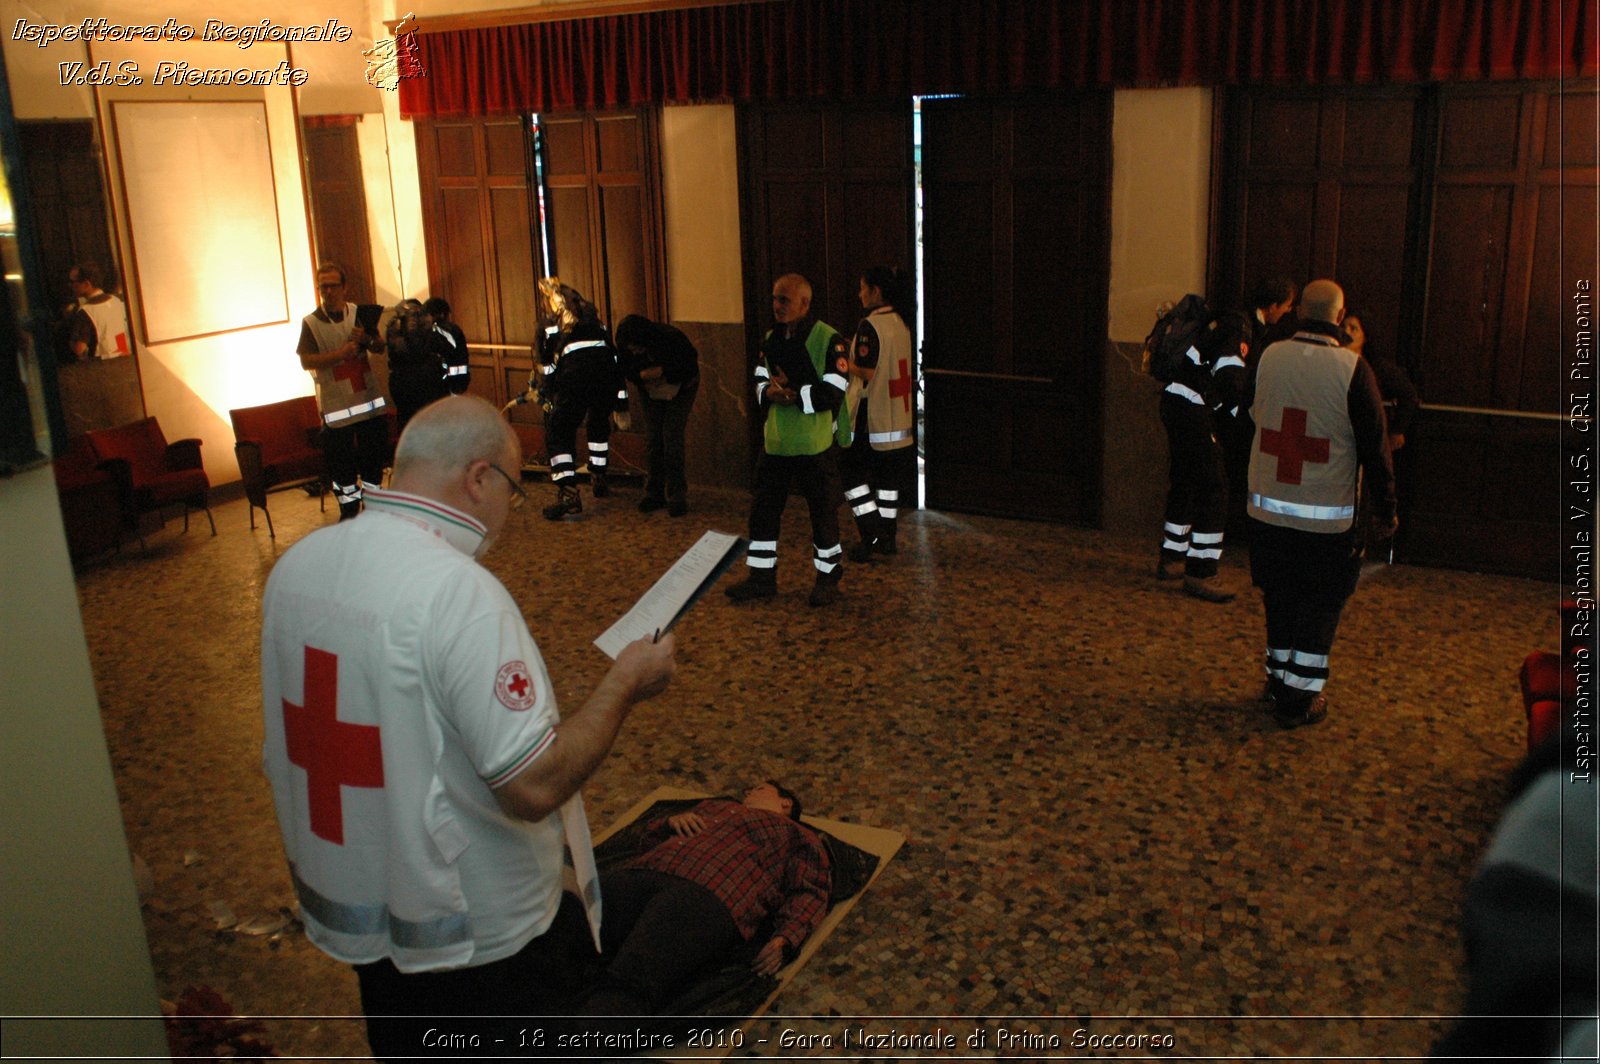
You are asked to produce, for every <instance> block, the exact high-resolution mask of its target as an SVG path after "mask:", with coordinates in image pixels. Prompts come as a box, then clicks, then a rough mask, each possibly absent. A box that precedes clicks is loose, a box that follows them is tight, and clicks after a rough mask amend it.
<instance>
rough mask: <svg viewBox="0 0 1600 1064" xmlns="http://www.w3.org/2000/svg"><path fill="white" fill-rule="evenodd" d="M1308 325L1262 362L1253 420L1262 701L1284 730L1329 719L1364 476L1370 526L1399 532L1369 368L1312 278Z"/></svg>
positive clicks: (1328, 290)
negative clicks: (1263, 648) (1333, 656)
mask: <svg viewBox="0 0 1600 1064" xmlns="http://www.w3.org/2000/svg"><path fill="white" fill-rule="evenodd" d="M1300 315H1301V328H1300V331H1299V332H1297V333H1295V335H1294V336H1293V337H1292V338H1291V339H1288V340H1280V341H1278V342H1277V343H1275V344H1273V345H1271V346H1270V347H1268V348H1267V349H1266V351H1265V352H1264V353H1263V354H1262V356H1261V363H1260V366H1259V368H1258V370H1257V373H1256V382H1255V397H1254V401H1253V404H1252V406H1251V408H1250V413H1251V416H1252V418H1253V419H1254V421H1255V424H1256V430H1255V437H1254V439H1253V441H1252V443H1251V447H1250V474H1249V497H1248V499H1247V504H1246V509H1247V512H1248V514H1249V517H1250V523H1251V527H1250V575H1251V578H1252V580H1253V582H1254V583H1255V585H1256V586H1257V587H1259V588H1260V589H1261V598H1262V603H1263V605H1264V607H1265V610H1266V619H1267V660H1266V669H1267V700H1268V702H1269V704H1270V706H1271V708H1272V712H1273V714H1274V716H1275V717H1276V718H1277V720H1278V722H1279V723H1280V724H1282V725H1283V726H1285V727H1297V726H1299V725H1302V724H1315V723H1317V722H1318V721H1320V720H1322V719H1323V718H1324V717H1326V716H1327V714H1328V700H1327V698H1326V696H1325V695H1323V693H1322V689H1323V685H1324V684H1325V683H1326V682H1327V678H1328V653H1329V651H1330V650H1331V649H1332V647H1333V639H1334V634H1335V632H1336V631H1337V630H1338V627H1339V615H1340V613H1341V611H1342V610H1343V609H1344V604H1345V601H1346V600H1347V599H1348V598H1349V597H1350V593H1351V592H1352V591H1354V590H1355V586H1356V578H1357V576H1358V575H1359V574H1360V570H1361V546H1362V544H1361V542H1360V538H1359V535H1358V532H1357V527H1358V526H1357V523H1356V506H1357V500H1358V499H1359V498H1360V494H1361V492H1360V489H1361V482H1360V478H1361V476H1362V475H1363V474H1365V476H1366V477H1367V482H1368V486H1369V488H1370V490H1371V499H1372V504H1373V506H1374V507H1376V514H1375V518H1376V520H1375V521H1374V522H1373V526H1374V527H1375V528H1376V529H1377V530H1378V532H1379V533H1380V535H1381V536H1382V537H1383V538H1388V537H1389V536H1392V535H1393V534H1394V531H1395V529H1396V528H1397V527H1398V524H1399V521H1398V519H1397V518H1396V516H1395V496H1394V467H1393V464H1392V460H1391V457H1390V453H1389V434H1388V429H1387V426H1386V423H1385V420H1384V414H1383V399H1382V398H1381V396H1380V395H1379V394H1378V382H1377V379H1376V377H1375V376H1374V375H1373V372H1372V367H1371V366H1369V365H1368V364H1367V362H1366V361H1365V360H1364V359H1362V358H1361V356H1360V355H1358V354H1356V353H1355V352H1354V351H1349V350H1346V349H1345V348H1342V347H1340V346H1339V322H1340V321H1341V320H1342V319H1343V317H1344V292H1343V290H1342V289H1340V287H1339V286H1338V285H1337V284H1335V283H1334V282H1332V281H1329V280H1321V281H1313V282H1311V283H1310V284H1308V285H1306V288H1305V292H1304V294H1303V295H1302V296H1301V299H1300Z"/></svg>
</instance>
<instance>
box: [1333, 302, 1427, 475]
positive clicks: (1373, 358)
mask: <svg viewBox="0 0 1600 1064" xmlns="http://www.w3.org/2000/svg"><path fill="white" fill-rule="evenodd" d="M1339 338H1340V339H1341V340H1343V341H1344V346H1345V347H1347V348H1349V349H1350V350H1351V351H1354V352H1355V353H1356V354H1358V355H1360V356H1361V357H1362V358H1364V359H1366V360H1367V362H1368V364H1370V365H1371V366H1372V374H1373V376H1375V377H1377V378H1378V394H1379V395H1381V396H1383V412H1384V413H1385V414H1386V415H1388V418H1389V449H1390V450H1391V451H1398V450H1400V448H1402V447H1404V446H1405V445H1406V433H1408V432H1410V431H1411V421H1412V419H1413V418H1415V417H1416V416H1417V408H1418V407H1420V406H1421V405H1422V399H1421V397H1420V396H1419V395H1418V394H1417V386H1416V385H1415V384H1412V383H1411V377H1410V376H1409V375H1408V374H1407V373H1406V371H1405V368H1404V367H1403V366H1401V365H1400V363H1399V362H1396V361H1395V359H1394V356H1393V355H1390V354H1386V353H1383V352H1374V351H1370V350H1368V348H1367V330H1366V327H1365V326H1364V324H1363V323H1362V321H1361V315H1359V314H1351V313H1346V314H1345V316H1344V321H1343V322H1342V323H1341V325H1340V333H1339Z"/></svg>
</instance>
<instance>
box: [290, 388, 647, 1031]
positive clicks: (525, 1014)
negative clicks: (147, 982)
mask: <svg viewBox="0 0 1600 1064" xmlns="http://www.w3.org/2000/svg"><path fill="white" fill-rule="evenodd" d="M521 451H522V449H521V445H520V443H519V442H518V440H517V437H516V435H515V433H514V432H512V430H511V428H510V426H509V425H508V424H507V423H506V421H505V420H504V419H503V418H502V417H501V416H500V414H499V412H498V411H497V410H495V408H494V407H493V406H492V405H490V404H489V403H487V402H485V401H484V400H482V399H479V398H476V397H472V396H452V397H450V398H447V399H443V400H440V401H439V402H437V403H435V404H433V405H432V406H429V407H428V408H426V409H425V410H423V411H422V412H421V413H419V414H418V415H417V416H416V417H415V418H414V419H413V420H412V422H411V424H410V425H409V426H408V427H407V429H406V432H405V434H404V435H403V436H402V438H401V440H400V445H399V449H398V452H397V454H396V458H395V468H394V480H393V486H392V487H391V488H390V489H389V490H383V489H369V491H368V496H367V509H366V511H365V512H364V513H363V515H362V516H361V517H360V518H359V519H358V520H356V521H348V522H341V523H340V524H337V525H335V526H332V527H328V528H324V529H320V530H318V531H316V532H313V533H311V535H309V536H307V537H306V538H305V539H304V540H302V541H301V542H300V543H298V544H296V545H295V546H294V547H293V548H291V549H290V550H289V551H288V553H287V554H286V555H285V556H284V558H283V559H282V560H281V561H280V562H278V564H277V566H276V567H275V568H274V570H273V572H272V577H271V579H270V580H269V581H268V584H267V590H266V595H265V599H264V603H263V621H262V648H261V666H262V694H263V717H264V723H265V733H266V737H265V744H264V749H263V762H264V765H265V768H266V772H267V776H268V778H269V779H270V780H271V783H272V790H273V797H274V801H275V804H276V807H277V813H278V820H279V826H280V828H281V829H282V832H283V837H284V848H285V851H286V854H287V857H288V859H289V865H290V873H291V876H292V878H293V880H294V884H295V889H296V892H297V894H298V895H299V898H300V907H301V912H302V916H303V918H304V921H305V926H306V934H307V936H308V937H309V938H310V939H311V941H312V942H314V943H315V944H316V945H317V946H318V947H319V948H321V949H322V950H323V951H324V952H326V953H328V954H329V955H330V956H333V957H335V958H336V959H338V960H342V961H345V962H347V963H349V964H351V965H354V966H355V969H356V973H357V976H358V977H359V980H360V985H361V997H362V1007H363V1010H364V1011H365V1012H366V1014H367V1017H368V1021H367V1030H368V1038H369V1040H370V1041H371V1042H372V1048H373V1052H374V1055H375V1056H377V1057H378V1058H380V1059H390V1058H395V1057H399V1056H402V1055H408V1054H416V1053H422V1052H425V1049H426V1047H425V1046H424V1045H423V1044H422V1042H421V1040H422V1037H423V1034H424V1032H426V1031H427V1030H428V1029H429V1028H430V1027H435V1028H436V1027H438V1026H439V1024H438V1022H437V1019H436V1018H437V1017H442V1016H451V1015H457V1016H460V1015H468V1016H494V1015H500V1016H515V1017H517V1018H518V1022H519V1024H524V1025H525V1024H526V1022H527V1020H528V1018H529V1017H533V1016H552V1015H559V1014H561V1013H564V1012H567V1011H568V1010H569V1007H570V997H569V996H570V995H571V994H572V993H573V992H574V991H575V990H576V989H577V987H576V986H575V985H574V983H575V977H574V973H575V971H576V970H577V969H578V968H579V967H580V966H581V965H582V963H584V961H585V960H586V959H589V958H592V957H593V956H594V948H595V947H594V946H593V944H592V935H591V931H590V930H589V929H588V928H585V926H584V924H585V914H586V912H585V911H586V905H585V901H584V900H580V899H578V898H577V897H575V896H574V895H571V894H566V893H564V892H563V891H562V886H561V883H562V864H563V861H562V850H563V843H564V842H565V843H566V844H567V845H568V846H570V848H571V849H572V852H573V857H574V863H575V865H576V866H577V867H578V868H579V869H580V870H581V869H583V868H584V866H585V862H586V859H587V860H589V861H592V857H590V855H589V840H588V830H587V825H586V823H585V822H584V820H583V816H582V806H581V799H580V798H579V795H578V791H579V788H580V787H581V786H582V784H583V782H584V780H586V779H587V778H588V777H589V776H590V775H591V774H592V773H593V772H594V770H595V769H596V768H597V767H598V765H599V764H600V761H601V760H602V759H603V758H604V756H605V754H606V752H607V750H609V748H610V746H611V743H612V741H613V740H614V738H615V736H616V734H617V731H618V729H619V728H620V727H621V725H622V721H623V719H624V718H625V717H626V716H627V714H628V712H629V710H630V709H631V708H632V707H633V705H634V704H636V703H637V702H640V701H643V700H645V699H647V698H651V697H654V696H655V695H657V694H659V693H661V692H662V691H663V690H665V689H666V687H667V685H668V683H669V682H670V681H671V678H672V673H673V669H674V663H673V650H674V642H673V638H672V637H671V636H670V635H669V636H664V637H662V639H661V641H660V642H659V643H652V642H651V641H649V640H641V641H639V642H636V643H634V644H632V645H630V646H629V647H627V648H626V649H624V650H623V652H622V653H621V654H620V655H619V656H618V658H617V661H616V664H615V665H613V666H612V668H611V670H610V671H609V672H608V673H607V674H606V675H605V677H604V678H603V679H602V680H601V682H600V684H599V686H598V687H596V689H595V690H594V692H593V694H592V695H591V696H590V697H589V699H588V701H587V702H585V703H584V705H583V706H582V707H581V708H580V709H578V711H577V712H575V713H573V714H571V715H570V716H568V717H567V718H566V719H562V717H561V715H560V713H559V712H558V710H557V708H556V702H555V696H554V690H553V687H552V684H551V682H550V677H549V674H548V672H547V671H546V669H545V666H544V662H543V659H542V658H541V657H540V654H539V649H538V647H537V646H536V645H535V644H534V641H533V638H532V636H531V635H530V634H529V632H528V628H527V625H526V623H525V622H524V620H523V617H522V612H521V610H520V609H519V607H518V606H517V604H516V602H515V601H513V599H512V598H511V595H510V594H509V593H508V592H507V591H506V590H505V588H504V587H503V586H502V585H501V584H500V582H499V581H498V580H496V579H495V578H494V576H493V575H491V574H490V573H489V572H488V570H486V569H484V568H483V567H482V566H481V565H479V564H478V563H477V561H476V560H475V559H476V558H477V557H478V556H479V555H481V554H482V553H483V552H484V550H486V549H487V548H488V546H489V544H490V543H491V542H492V541H493V540H494V538H495V537H496V536H497V535H498V534H499V533H500V532H501V531H502V529H503V528H504V527H505V524H506V521H507V518H508V516H509V514H510V512H511V511H512V510H513V509H515V508H517V507H519V506H520V505H521V503H522V502H523V500H524V499H525V498H526V496H525V495H524V494H523V492H522V488H521V485H520V484H519V483H518V482H517V481H516V480H515V479H514V478H513V476H512V474H510V473H508V472H506V471H507V470H520V469H521V468H522V453H521ZM580 878H581V876H580ZM586 900H587V901H589V902H591V903H593V904H591V905H590V906H589V910H590V915H591V916H592V917H593V918H594V919H596V920H597V919H598V903H597V895H595V896H591V897H590V898H588V899H586ZM386 1017H393V1018H386ZM400 1017H412V1019H401V1018H400ZM479 1029H481V1025H479Z"/></svg>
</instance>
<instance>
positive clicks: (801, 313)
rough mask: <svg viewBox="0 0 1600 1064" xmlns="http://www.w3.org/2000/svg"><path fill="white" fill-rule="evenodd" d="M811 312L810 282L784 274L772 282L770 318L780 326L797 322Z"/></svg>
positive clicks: (795, 274) (797, 275) (792, 274)
mask: <svg viewBox="0 0 1600 1064" xmlns="http://www.w3.org/2000/svg"><path fill="white" fill-rule="evenodd" d="M810 312H811V282H810V281H808V280H806V279H805V278H804V277H802V276H800V275H799V274H798V273H786V274H784V275H783V276H782V277H780V278H778V279H777V280H776V281H773V282H772V316H773V318H775V319H776V320H777V321H778V322H779V323H780V324H783V325H787V324H790V323H791V322H797V321H799V320H800V319H802V318H804V317H805V316H806V315H807V314H809V313H810Z"/></svg>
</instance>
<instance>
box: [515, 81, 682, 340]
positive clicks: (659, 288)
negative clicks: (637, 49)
mask: <svg viewBox="0 0 1600 1064" xmlns="http://www.w3.org/2000/svg"><path fill="white" fill-rule="evenodd" d="M539 129H540V134H541V136H542V137H543V153H544V184H545V191H546V195H547V197H548V199H547V201H546V208H547V210H548V211H549V230H548V231H549V234H550V260H551V266H552V269H553V271H554V273H555V275H556V276H557V277H560V278H561V279H562V281H564V282H566V283H567V284H569V285H571V286H572V287H573V288H575V289H577V290H578V291H579V292H582V293H583V294H584V295H585V296H586V297H588V299H589V300H590V301H591V302H593V303H594V305H595V306H596V307H598V308H599V310H600V317H601V319H602V320H603V321H605V322H607V323H608V324H610V325H611V326H612V327H613V328H615V327H616V324H617V322H619V321H621V320H622V319H623V318H625V317H627V316H628V315H629V314H642V315H644V316H645V317H647V318H652V319H654V320H657V321H665V320H666V296H665V292H664V291H663V289H664V286H663V284H662V277H663V275H664V272H665V271H664V270H663V268H662V265H661V263H662V260H663V258H664V255H663V250H662V248H661V246H660V232H661V226H660V224H659V223H658V221H657V219H658V218H659V216H660V213H661V211H660V207H659V205H658V203H657V199H658V193H657V183H656V180H655V175H656V172H657V168H658V167H657V163H656V159H657V157H658V156H659V154H660V152H659V148H658V146H657V140H658V134H657V122H656V116H655V113H654V112H652V111H647V110H636V111H603V112H594V113H588V112H586V113H582V114H553V115H552V114H542V115H540V116H539Z"/></svg>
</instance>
